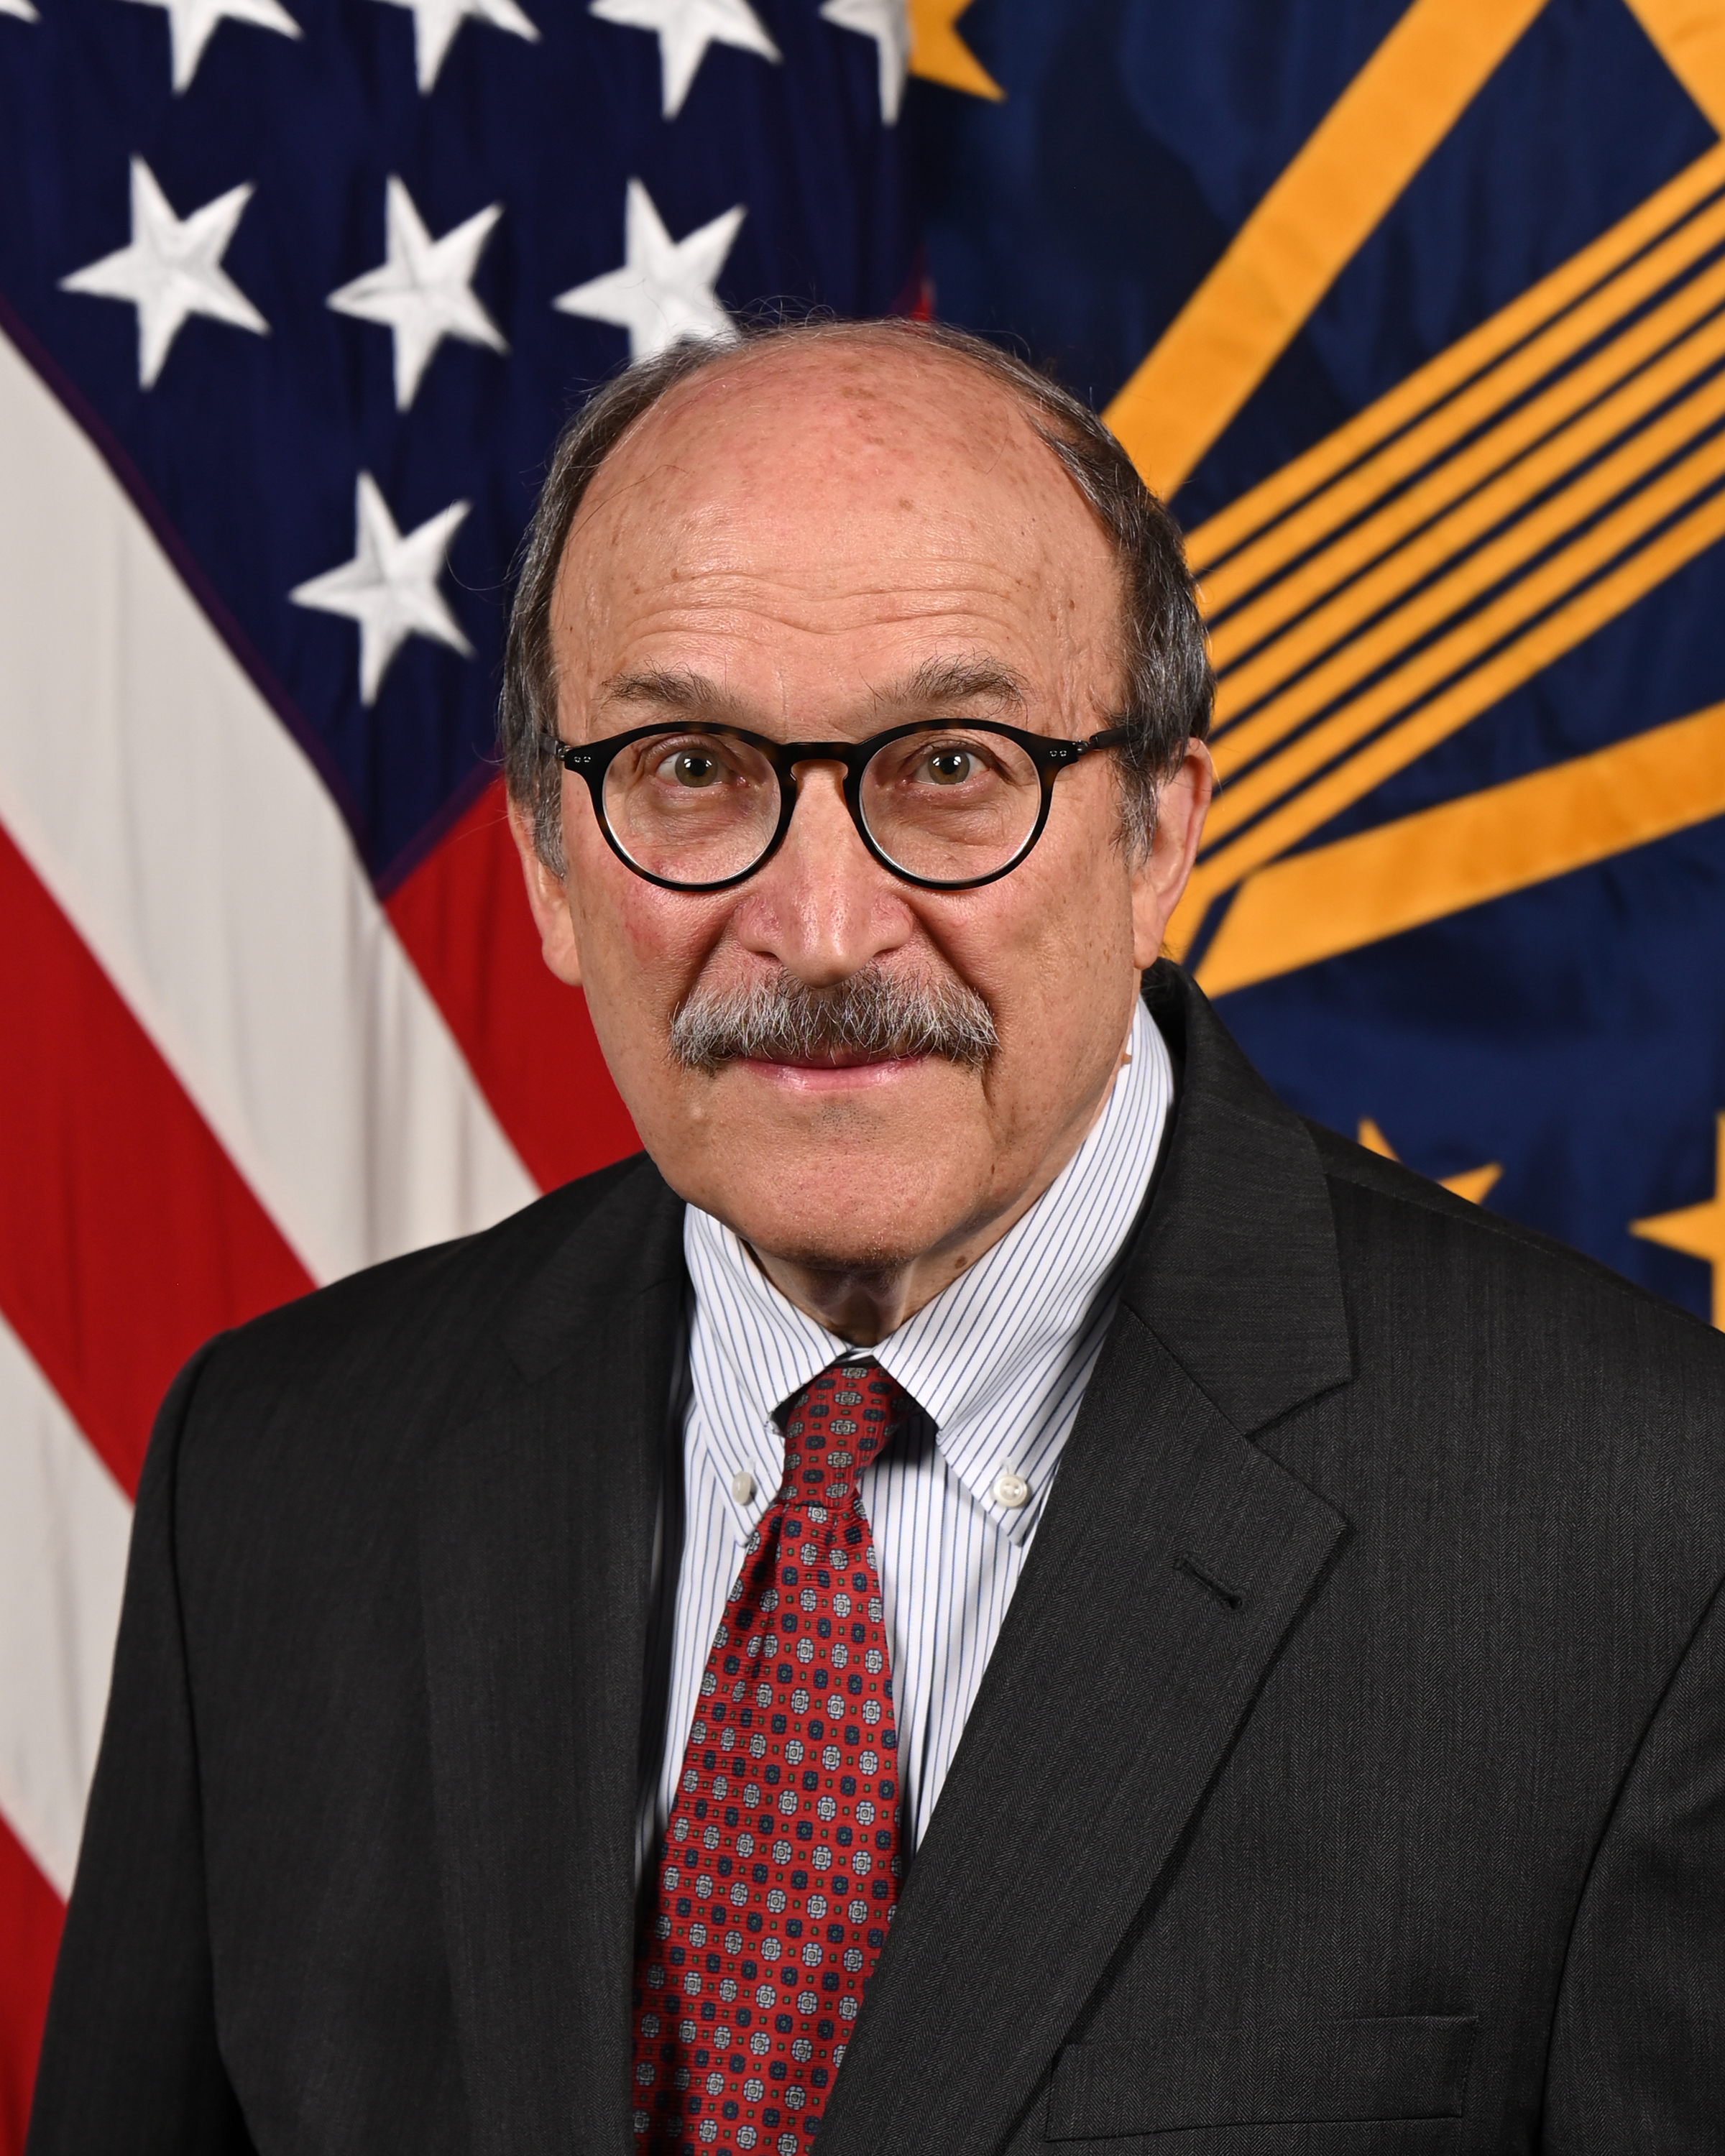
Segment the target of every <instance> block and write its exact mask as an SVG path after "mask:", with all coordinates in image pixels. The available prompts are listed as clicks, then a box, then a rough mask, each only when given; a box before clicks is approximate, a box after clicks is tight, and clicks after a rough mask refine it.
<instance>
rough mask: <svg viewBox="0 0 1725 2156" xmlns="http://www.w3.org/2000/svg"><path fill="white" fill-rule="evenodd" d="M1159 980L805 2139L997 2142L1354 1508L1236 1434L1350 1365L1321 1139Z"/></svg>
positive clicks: (857, 2148)
mask: <svg viewBox="0 0 1725 2156" xmlns="http://www.w3.org/2000/svg"><path fill="white" fill-rule="evenodd" d="M1151 993H1152V994H1153V1002H1157V1001H1159V1006H1160V1007H1158V1009H1157V1015H1158V1021H1159V1022H1160V1023H1161V1024H1163V1028H1164V1030H1165V1031H1166V1032H1167V1033H1168V1035H1169V1037H1170V1042H1171V1045H1172V1046H1173V1048H1174V1049H1175V1050H1176V1052H1177V1053H1178V1054H1181V1055H1183V1060H1184V1065H1185V1070H1184V1084H1183V1090H1182V1095H1181V1103H1180V1108H1179V1111H1178V1118H1177V1122H1176V1124H1175V1127H1174V1130H1173V1132H1172V1134H1171V1137H1170V1139H1169V1142H1168V1147H1167V1151H1166V1154H1165V1158H1164V1165H1163V1171H1162V1173H1161V1176H1160V1179H1159V1184H1158V1189H1157V1191H1156V1193H1155V1196H1154V1199H1153V1204H1152V1207H1151V1209H1150V1212H1149V1214H1148V1215H1147V1219H1146V1221H1145V1224H1144V1226H1143V1228H1142V1229H1141V1231H1140V1234H1139V1236H1138V1239H1137V1244H1136V1246H1135V1248H1134V1251H1133V1253H1132V1258H1131V1259H1130V1260H1129V1261H1128V1266H1127V1275H1126V1277H1125V1280H1124V1282H1123V1286H1122V1298H1121V1307H1120V1311H1119V1314H1118V1316H1117V1320H1116V1322H1115V1324H1114V1326H1113V1327H1112V1329H1111V1332H1110V1335H1109V1339H1108V1342H1107V1345H1106V1348H1105V1350H1104V1353H1103V1357H1102V1359H1101V1362H1100V1363H1099V1364H1098V1366H1097V1368H1096V1375H1095V1377H1094V1378H1092V1380H1091V1385H1090V1388H1089V1391H1088V1393H1087V1394H1086V1400H1085V1404H1084V1407H1083V1409H1082V1411H1081V1414H1080V1417H1079V1420H1078V1424H1077V1425H1076V1428H1075V1430H1074V1432H1073V1435H1072V1437H1071V1439H1070V1440H1069V1443H1068V1445H1067V1449H1066V1452H1065V1457H1064V1459H1063V1461H1062V1464H1061V1467H1060V1479H1059V1481H1058V1482H1057V1483H1056V1485H1055V1490H1054V1492H1053V1494H1052V1496H1051V1497H1050V1502H1049V1506H1048V1509H1047V1511H1046V1513H1045V1517H1044V1519H1043V1522H1042V1524H1041V1526H1040V1529H1039V1530H1038V1533H1037V1538H1036V1542H1035V1544H1034V1548H1033V1550H1032V1553H1031V1557H1030V1560H1029V1563H1027V1565H1026V1566H1025V1568H1024V1577H1023V1578H1022V1579H1021V1581H1020V1583H1019V1589H1018V1591H1017V1594H1015V1596H1014V1600H1013V1604H1012V1607H1011V1609H1010V1610H1009V1613H1008V1616H1007V1620H1006V1623H1005V1625H1004V1629H1003V1630H1002V1633H1001V1635H1000V1639H999V1643H998V1645H996V1648H995V1650H994V1653H993V1657H992V1658H991V1660H990V1662H989V1665H988V1674H987V1676H986V1677H985V1678H984V1680H983V1686H982V1689H981V1691H980V1692H979V1694H978V1699H977V1702H976V1706H975V1707H974V1709H973V1712H972V1714H971V1717H970V1720H969V1722H968V1724H967V1726H966V1729H965V1733H964V1738H963V1743H961V1745H960V1747H959V1749H958V1753H957V1757H956V1758H955V1759H954V1761H953V1763H952V1770H951V1772H950V1774H949V1775H948V1778H947V1784H946V1786H945V1788H944V1789H943V1791H942V1795H941V1799H940V1802H939V1804H938V1805H937V1807H936V1810H935V1814H934V1816H933V1819H932V1821H931V1824H930V1828H929V1832H928V1835H927V1840H926V1841H925V1843H924V1845H923V1846H922V1850H921V1851H919V1853H918V1856H917V1858H916V1863H915V1865H914V1866H913V1868H912V1871H911V1876H910V1878H909V1880H908V1881H907V1882H906V1889H905V1892H904V1894H903V1896H902V1897H901V1902H900V1905H899V1909H898V1912H897V1914H896V1918H895V1921H894V1924H893V1929H892V1933H891V1938H890V1939H889V1943H888V1946H887V1949H886V1953H885V1954H884V1955H883V1956H882V1958H881V1962H880V1967H879V1969H877V1971H876V1973H875V1978H874V1979H873V1981H872V1983H871V1984H870V1993H869V1997H868V1999H867V2001H866V2004H865V2008H864V2010H863V2014H862V2015H861V2017H860V2020H859V2021H858V2024H857V2027H856V2032H855V2040H854V2041H853V2042H852V2044H851V2046H850V2049H849V2051H848V2053H847V2056H846V2061H845V2070H844V2072H843V2073H842V2075H841V2076H839V2081H838V2082H837V2084H836V2086H835V2088H834V2099H833V2102H832V2104H831V2106H830V2107H829V2112H828V2115H827V2117H826V2120H825V2122H824V2125H823V2127H822V2130H821V2148H822V2150H823V2156H891V2152H895V2151H900V2150H902V2151H904V2152H906V2156H910V2152H911V2151H919V2152H920V2151H924V2150H927V2149H928V2148H943V2149H952V2150H955V2151H956V2150H959V2149H986V2148H993V2147H995V2146H997V2145H998V2144H999V2143H1000V2142H1001V2141H1002V2140H1003V2139H1004V2138H1005V2136H1006V2135H1007V2133H1009V2130H1010V2129H1011V2127H1012V2125H1013V2123H1014V2119H1015V2118H1016V2117H1018V2116H1019V2114H1020V2113H1021V2112H1023V2110H1024V2106H1025V2105H1026V2104H1027V2103H1028V2102H1029V2100H1030V2098H1031V2097H1032V2096H1033V2095H1034V2092H1035V2090H1036V2088H1037V2087H1038V2086H1039V2085H1040V2082H1042V2080H1043V2079H1044V2077H1045V2075H1046V2073H1047V2071H1048V2069H1049V2066H1050V2063H1051V2061H1052V2060H1053V2058H1054V2056H1055V2053H1056V2052H1057V2051H1058V2049H1059V2047H1060V2043H1061V2041H1062V2040H1063V2038H1064V2036H1065V2032H1066V2030H1068V2029H1069V2028H1070V2026H1071V2025H1072V2023H1073V2021H1074V2020H1075V2019H1076V2016H1077V2015H1078V2014H1079V2012H1080V2011H1081V2008H1082V2006H1083V2004H1084V2001H1085V1999H1086V1997H1087V1996H1088V1995H1089V1994H1090V1993H1091V1990H1092V1989H1094V1987H1095V1985H1096V1982H1097V1979H1099V1977H1100V1976H1101V1974H1102V1972H1103V1970H1104V1969H1105V1967H1106V1963H1107V1961H1108V1959H1109V1958H1110V1957H1111V1955H1112V1954H1113V1953H1115V1951H1116V1950H1117V1948H1118V1946H1119V1945H1120V1943H1121V1941H1122V1938H1123V1936H1124V1935H1125V1933H1126V1932H1127V1928H1129V1926H1130V1925H1131V1924H1132V1922H1133V1920H1134V1918H1135V1917H1137V1913H1138V1912H1139V1911H1140V1909H1141V1908H1142V1907H1143V1906H1144V1904H1145V1903H1146V1902H1147V1901H1148V1900H1149V1899H1150V1897H1152V1895H1153V1892H1154V1891H1155V1888H1156V1886H1157V1882H1158V1878H1159V1877H1160V1876H1161V1875H1162V1873H1163V1871H1164V1869H1165V1867H1166V1866H1167V1865H1168V1862H1169V1860H1170V1858H1171V1857H1172V1856H1173V1853H1174V1851H1175V1850H1176V1848H1177V1846H1178V1843H1179V1840H1180V1838H1181V1836H1182V1835H1183V1832H1184V1831H1185V1830H1186V1828H1187V1826H1188V1825H1189V1822H1190V1820H1192V1818H1193V1816H1194V1813H1195V1811H1196V1810H1197V1809H1198V1808H1199V1804H1201V1802H1202V1800H1203V1797H1204V1792H1205V1791H1206V1789H1208V1788H1209V1784H1210V1783H1211V1781H1212V1780H1213V1779H1214V1776H1215V1774H1216V1773H1217V1771H1218V1769H1219V1766H1220V1764H1221V1762H1222V1760H1223V1758H1224V1755H1225V1753H1226V1751H1227V1748H1228V1747H1229V1745H1230V1743H1231V1741H1232V1739H1233V1738H1234V1736H1235V1732H1237V1730H1238V1729H1239V1727H1240V1723H1241V1722H1242V1721H1243V1719H1244V1718H1245V1715H1246V1714H1247V1713H1248V1712H1250V1707H1251V1704H1252V1702H1253V1700H1254V1699H1255V1697H1256V1694H1257V1692H1258V1690H1259V1688H1260V1685H1261V1684H1262V1681H1263V1680H1264V1677H1265V1676H1266V1672H1267V1671H1268V1669H1269V1667H1270V1666H1271V1662H1272V1661H1273V1660H1274V1658H1275V1656H1276V1652H1277V1650H1278V1649H1279V1648H1280V1646H1281V1642H1282V1640H1283V1639H1284V1638H1285V1637H1286V1634H1287V1632H1288V1631H1289V1630H1290V1628H1291V1626H1292V1625H1294V1623H1295V1622H1296V1620H1297V1618H1298V1616H1299V1614H1300V1613H1301V1609H1303V1608H1304V1607H1305V1606H1306V1604H1307V1602H1308V1601H1309V1599H1310V1598H1311V1597H1312V1594H1313V1593H1314V1592H1315V1591H1317V1589H1318V1587H1319V1584H1320V1582H1321V1579H1322V1574H1323V1572H1324V1568H1325V1567H1326V1565H1327V1563H1328V1562H1329V1560H1330V1558H1331V1557H1332V1553H1334V1551H1335V1550H1336V1548H1337V1545H1338V1544H1339V1543H1340V1541H1341V1540H1342V1538H1343V1535H1344V1533H1345V1532H1346V1523H1345V1522H1344V1521H1343V1519H1342V1518H1341V1517H1340V1516H1339V1515H1338V1514H1337V1512H1335V1511H1334V1510H1333V1509H1332V1507H1330V1506H1329V1505H1328V1504H1327V1502H1326V1501H1324V1499H1323V1498H1322V1496H1320V1495H1318V1494H1317V1493H1316V1492H1314V1491H1311V1490H1309V1489H1307V1487H1306V1486H1304V1485H1303V1484H1301V1482H1299V1481H1296V1479H1295V1478H1294V1477H1293V1476H1291V1475H1290V1474H1289V1473H1288V1472H1287V1471H1286V1470H1285V1469H1283V1468H1282V1467H1281V1466H1279V1465H1278V1464H1277V1463H1276V1461H1275V1460H1273V1459H1272V1458H1271V1456H1270V1455H1269V1454H1268V1453H1267V1452H1266V1451H1265V1450H1261V1449H1260V1447H1259V1446H1258V1445H1254V1444H1253V1443H1252V1442H1251V1441H1250V1432H1252V1431H1254V1430H1261V1429H1262V1428H1263V1426H1264V1425H1265V1424H1268V1423H1269V1422H1271V1421H1272V1420H1274V1419H1276V1418H1277V1417H1279V1416H1281V1415H1282V1414H1286V1413H1288V1412H1290V1411H1291V1410H1292V1409H1295V1408H1296V1407H1298V1406H1299V1405H1301V1404H1302V1403H1304V1402H1305V1401H1307V1400H1308V1399H1312V1398H1313V1397H1314V1396H1315V1395H1317V1394H1320V1393H1322V1392H1324V1391H1327V1390H1328V1389H1331V1388H1332V1387H1334V1386H1336V1385H1338V1384H1342V1383H1347V1382H1348V1380H1349V1378H1350V1377H1351V1374H1352V1373H1351V1358H1350V1354H1349V1347H1348V1331H1347V1323H1346V1315H1345V1311H1344V1308H1343V1302H1342V1296H1341V1284H1340V1274H1339V1265H1338V1260H1337V1252H1336V1248H1335V1239H1334V1229H1333V1225H1332V1219H1331V1214H1330V1209H1329V1203H1328V1197H1327V1189H1326V1186H1325V1183H1324V1180H1323V1176H1322V1169H1321V1168H1320V1166H1319V1163H1318V1161H1317V1153H1316V1150H1315V1148H1314V1147H1313V1146H1312V1141H1311V1139H1310V1137H1309V1136H1308V1135H1307V1132H1306V1131H1305V1129H1304V1127H1303V1126H1301V1124H1300V1122H1298V1120H1297V1119H1296V1117H1294V1116H1292V1115H1291V1114H1290V1113H1289V1112H1288V1111H1286V1109H1285V1108H1283V1107H1282V1106H1281V1104H1280V1103H1279V1102H1277V1101H1276V1100H1275V1099H1274V1097H1273V1096H1271V1094H1269V1092H1268V1091H1266V1089H1265V1088H1264V1086H1262V1084H1261V1082H1260V1081H1259V1080H1258V1079H1257V1078H1256V1077H1255V1075H1254V1074H1253V1073H1252V1072H1251V1070H1250V1068H1249V1067H1248V1066H1247V1065H1245V1061H1244V1060H1243V1059H1242V1058H1241V1057H1240V1055H1239V1052H1238V1050H1235V1048H1234V1045H1233V1044H1232V1042H1231V1041H1230V1040H1229V1039H1228V1037H1227V1035H1226V1034H1224V1032H1223V1031H1222V1029H1221V1028H1220V1026H1219V1024H1217V1023H1216V1021H1215V1020H1214V1018H1213V1017H1211V1016H1210V1014H1209V1007H1208V1005H1206V1004H1204V1001H1203V999H1202V998H1201V997H1199V995H1198V993H1197V991H1196V990H1195V989H1193V988H1191V987H1190V984H1189V983H1187V982H1186V981H1185V980H1184V977H1183V976H1180V975H1178V974H1174V973H1173V971H1172V969H1161V968H1159V969H1158V978H1154V979H1153V983H1151Z"/></svg>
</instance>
